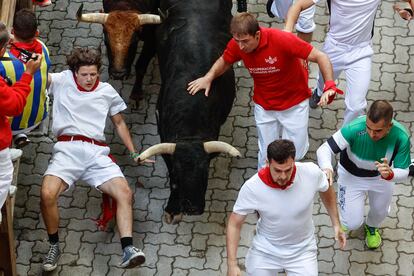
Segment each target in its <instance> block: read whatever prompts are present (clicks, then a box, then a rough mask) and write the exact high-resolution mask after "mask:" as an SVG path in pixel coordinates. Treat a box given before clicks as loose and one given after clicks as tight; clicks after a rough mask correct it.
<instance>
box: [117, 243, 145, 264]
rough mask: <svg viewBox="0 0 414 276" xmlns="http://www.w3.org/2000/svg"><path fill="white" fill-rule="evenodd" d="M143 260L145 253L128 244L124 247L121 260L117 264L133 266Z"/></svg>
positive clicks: (141, 262)
mask: <svg viewBox="0 0 414 276" xmlns="http://www.w3.org/2000/svg"><path fill="white" fill-rule="evenodd" d="M144 262H145V254H144V252H142V251H141V250H140V249H138V248H135V247H134V246H132V245H130V246H127V247H125V248H124V255H123V256H122V262H121V263H120V264H119V266H120V267H122V268H133V267H136V266H137V265H141V264H143V263H144Z"/></svg>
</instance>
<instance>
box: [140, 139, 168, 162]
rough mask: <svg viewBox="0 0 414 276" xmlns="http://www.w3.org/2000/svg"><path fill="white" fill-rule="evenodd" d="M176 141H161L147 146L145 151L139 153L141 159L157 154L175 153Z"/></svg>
mask: <svg viewBox="0 0 414 276" xmlns="http://www.w3.org/2000/svg"><path fill="white" fill-rule="evenodd" d="M174 151H175V143H161V144H156V145H153V146H151V147H149V148H147V149H146V150H145V151H144V152H142V153H141V154H140V155H139V161H144V160H145V159H148V158H151V157H152V156H154V155H157V154H174Z"/></svg>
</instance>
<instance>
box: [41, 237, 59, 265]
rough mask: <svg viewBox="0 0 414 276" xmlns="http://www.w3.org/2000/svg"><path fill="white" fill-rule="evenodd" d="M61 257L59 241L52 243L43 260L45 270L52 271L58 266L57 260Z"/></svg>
mask: <svg viewBox="0 0 414 276" xmlns="http://www.w3.org/2000/svg"><path fill="white" fill-rule="evenodd" d="M59 257H60V249H59V243H55V244H51V245H50V248H49V252H48V253H47V255H46V258H45V260H44V261H43V270H44V271H52V270H54V269H55V268H56V267H57V262H58V260H59Z"/></svg>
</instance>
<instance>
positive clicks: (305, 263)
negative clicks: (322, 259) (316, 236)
mask: <svg viewBox="0 0 414 276" xmlns="http://www.w3.org/2000/svg"><path fill="white" fill-rule="evenodd" d="M282 271H285V272H286V274H287V275H288V276H304V275H306V276H317V275H318V260H317V251H316V250H306V251H304V252H303V254H301V255H300V256H298V257H296V258H290V259H285V260H282V259H279V258H275V257H274V256H272V255H269V254H266V253H264V252H261V251H258V250H256V249H254V248H250V249H249V251H248V253H247V255H246V272H247V275H249V276H276V275H278V272H282Z"/></svg>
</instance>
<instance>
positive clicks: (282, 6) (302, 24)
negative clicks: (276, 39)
mask: <svg viewBox="0 0 414 276" xmlns="http://www.w3.org/2000/svg"><path fill="white" fill-rule="evenodd" d="M292 4H293V0H276V1H273V3H272V6H271V8H270V10H271V11H272V13H273V14H274V15H275V16H276V17H277V18H280V19H286V15H287V12H288V10H289V8H290V7H291V6H292ZM315 10H316V7H315V5H312V6H310V7H309V8H307V9H306V10H303V11H302V12H301V13H300V14H299V18H298V22H297V23H296V30H297V31H299V32H301V33H312V32H313V31H314V30H315V28H316V25H315V21H313V16H314V15H315Z"/></svg>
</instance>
